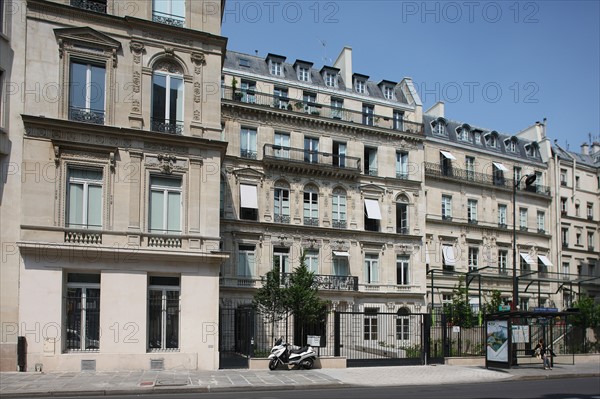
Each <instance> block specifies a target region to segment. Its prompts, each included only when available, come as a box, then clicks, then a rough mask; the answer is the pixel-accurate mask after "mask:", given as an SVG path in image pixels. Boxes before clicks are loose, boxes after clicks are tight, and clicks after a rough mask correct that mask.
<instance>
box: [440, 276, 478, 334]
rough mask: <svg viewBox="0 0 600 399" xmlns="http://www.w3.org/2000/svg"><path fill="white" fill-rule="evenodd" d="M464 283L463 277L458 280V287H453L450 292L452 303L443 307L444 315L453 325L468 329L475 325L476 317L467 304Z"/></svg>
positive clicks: (467, 299)
mask: <svg viewBox="0 0 600 399" xmlns="http://www.w3.org/2000/svg"><path fill="white" fill-rule="evenodd" d="M464 282H465V279H464V277H460V278H459V279H458V286H454V290H452V303H450V304H447V305H445V306H444V313H445V314H446V316H447V317H448V320H449V321H450V322H451V323H452V324H453V325H455V326H460V327H464V328H469V327H473V326H475V325H476V324H477V317H476V316H475V314H474V313H473V309H471V305H470V304H469V298H468V296H467V289H466V288H465V287H464V286H463V284H464Z"/></svg>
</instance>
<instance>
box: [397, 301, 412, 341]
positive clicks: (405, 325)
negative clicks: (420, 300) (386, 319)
mask: <svg viewBox="0 0 600 399" xmlns="http://www.w3.org/2000/svg"><path fill="white" fill-rule="evenodd" d="M397 315H398V316H397V318H396V339H398V340H403V341H408V340H409V339H410V316H409V315H410V310H408V308H405V307H402V308H400V309H398V312H397Z"/></svg>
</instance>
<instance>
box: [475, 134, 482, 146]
mask: <svg viewBox="0 0 600 399" xmlns="http://www.w3.org/2000/svg"><path fill="white" fill-rule="evenodd" d="M473 140H475V144H481V133H479V132H475V133H473Z"/></svg>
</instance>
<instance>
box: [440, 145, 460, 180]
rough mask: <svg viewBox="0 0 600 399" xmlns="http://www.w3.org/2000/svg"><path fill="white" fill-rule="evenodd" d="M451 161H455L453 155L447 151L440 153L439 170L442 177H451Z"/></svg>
mask: <svg viewBox="0 0 600 399" xmlns="http://www.w3.org/2000/svg"><path fill="white" fill-rule="evenodd" d="M452 160H456V158H455V157H454V155H452V154H451V153H449V152H448V151H440V169H441V172H442V176H452Z"/></svg>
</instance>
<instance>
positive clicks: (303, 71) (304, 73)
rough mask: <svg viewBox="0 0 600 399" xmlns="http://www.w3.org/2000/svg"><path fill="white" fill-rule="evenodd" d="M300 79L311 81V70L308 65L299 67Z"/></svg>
mask: <svg viewBox="0 0 600 399" xmlns="http://www.w3.org/2000/svg"><path fill="white" fill-rule="evenodd" d="M298 80H300V81H302V82H310V71H309V70H308V68H306V67H298Z"/></svg>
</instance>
